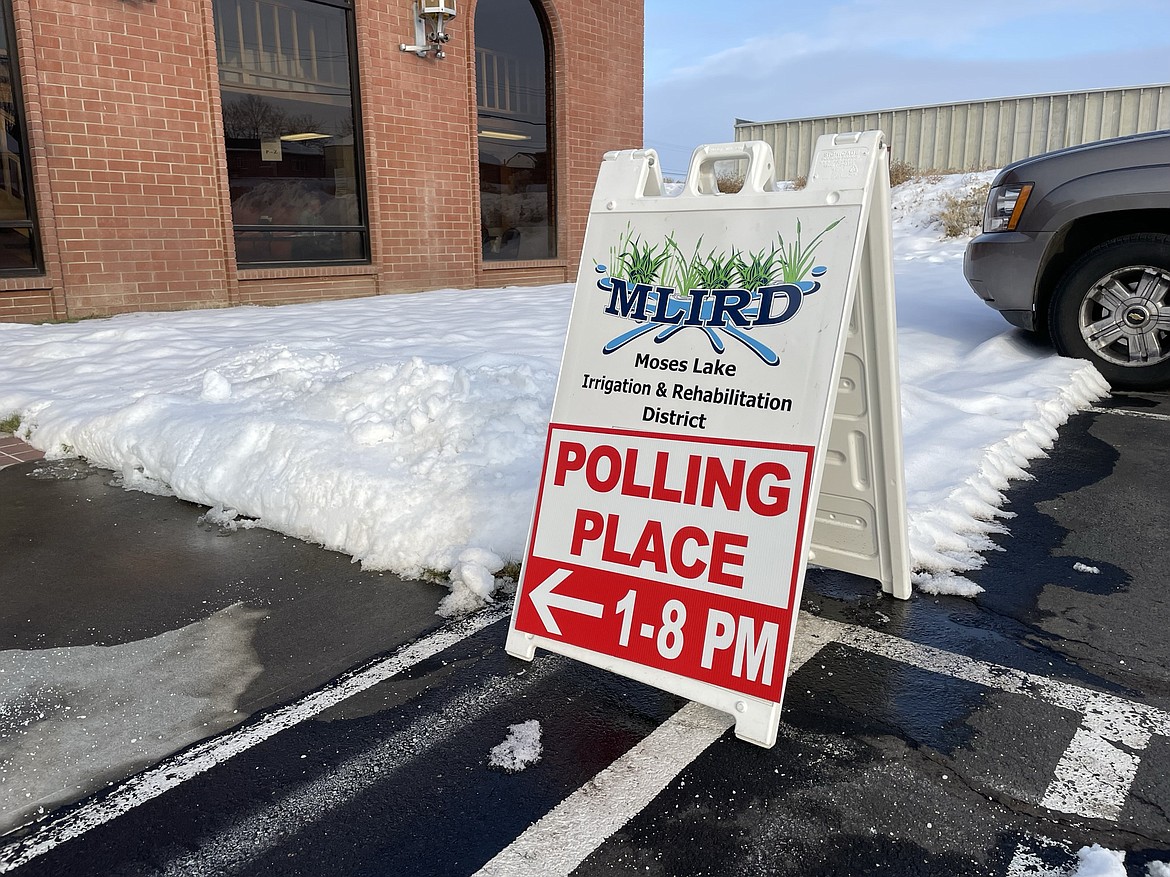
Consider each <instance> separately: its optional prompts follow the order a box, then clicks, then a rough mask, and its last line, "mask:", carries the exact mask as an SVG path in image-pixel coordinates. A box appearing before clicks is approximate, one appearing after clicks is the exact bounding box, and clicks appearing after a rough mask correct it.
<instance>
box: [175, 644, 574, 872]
mask: <svg viewBox="0 0 1170 877" xmlns="http://www.w3.org/2000/svg"><path fill="white" fill-rule="evenodd" d="M566 661H567V659H565V658H560V657H556V656H549V658H548V660H543V661H538V662H536V663H535V664H534V665H531V666H529V665H526V666H525V670H524V671H523V675H518V674H512V675H508V676H497V677H493V678H489V679H487V680H485V681H483V682H481V683H480V684H479V685H477V686H475V687H474V688H471V689H468V690H467V691H464V692H462V693H461V694H460V695H459V696H458V697H456V698H454V699H452V700H451V701H450V702H448V703H447V704H445V705H444V706H443V708H442V709H440V710H437V711H435V712H433V713H428V714H426V715H423V716H420V717H419V718H418V719H416V720H415V721H414V722H412V723H411V724H409V725H408V726H407V727H405V728H403V729H402V730H401V731H398V732H397V733H395V734H393V735H391V736H390V737H387V738H386V739H384V740H382V741H381V742H379V743H378V745H377V746H374V747H373V748H371V749H366V750H363V751H361V752H359V753H357V754H356V755H354V756H352V757H350V758H347V759H346V760H345V761H343V762H341V763H340V764H338V765H336V766H335V767H331V768H330V769H329V770H328V771H326V772H325V773H324V774H323V775H321V776H320V777H317V778H316V779H314V780H312V781H311V782H308V783H304V784H303V785H296V786H293V787H292V788H290V789H288V790H287V791H286V792H285V793H284V794H282V795H281V796H280V797H278V798H277V799H276V800H275V801H267V802H265V803H264V804H261V805H257V806H256V807H254V808H253V810H252V812H250V813H248V814H247V815H245V816H242V818H240V819H238V820H237V821H235V822H233V823H232V824H231V825H230V826H228V827H227V828H225V829H223V830H222V831H220V832H219V833H217V834H216V835H215V836H214V837H212V838H210V839H209V840H207V841H206V842H204V843H202V844H201V845H200V846H199V848H198V849H197V850H194V851H192V852H190V853H185V854H183V855H181V856H178V857H176V858H174V859H172V860H171V861H169V862H167V864H166V866H165V867H163V868H162V869H161V871H160V873H159V877H197V875H202V874H208V875H210V874H214V875H216V877H224V875H228V874H234V873H236V872H238V871H240V870H242V869H248V868H250V867H251V868H252V869H254V867H255V866H254V865H252V863H253V862H255V861H257V860H258V859H260V858H262V857H263V856H265V855H268V854H269V853H271V852H272V850H273V849H275V848H276V847H277V846H279V845H280V844H282V843H284V842H285V841H287V840H288V839H289V838H291V837H295V836H296V835H297V834H299V833H300V832H302V831H306V830H308V829H310V828H312V827H313V826H314V825H316V824H317V823H319V822H320V821H321V820H322V819H325V818H327V817H328V816H329V815H330V811H331V810H332V809H336V808H337V807H339V806H341V805H342V804H343V803H344V802H346V801H352V800H353V799H354V798H356V797H358V796H359V795H361V794H363V793H365V792H366V791H367V790H368V789H370V788H371V787H373V786H376V785H378V784H380V783H384V782H386V781H387V777H388V776H390V774H391V773H392V772H393V771H395V770H397V769H398V768H400V767H402V766H403V765H404V764H407V763H408V762H410V761H412V760H414V759H415V758H418V757H419V756H420V755H422V754H424V753H426V752H429V751H431V750H433V749H434V748H435V747H436V746H439V745H441V744H444V743H447V742H449V741H450V740H451V739H452V738H454V737H456V736H457V735H459V734H461V733H463V732H464V730H465V728H466V727H467V725H469V724H470V723H471V722H474V721H476V720H478V719H480V718H481V717H483V715H484V714H486V713H487V712H489V711H490V710H492V709H496V708H498V707H499V706H500V704H501V703H506V702H507V701H508V700H509V698H511V697H513V696H515V695H517V694H518V693H519V691H520V689H521V688H524V689H527V688H528V687H529V686H530V685H532V684H533V683H535V682H539V681H541V680H543V679H544V678H546V677H547V676H549V675H550V674H551V673H553V672H554V671H556V670H558V669H560V668H561V667H563V666H564V665H565V662H566ZM326 801H327V802H329V805H328V806H324V805H323V803H322V802H326Z"/></svg>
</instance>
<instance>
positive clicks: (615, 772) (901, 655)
mask: <svg viewBox="0 0 1170 877" xmlns="http://www.w3.org/2000/svg"><path fill="white" fill-rule="evenodd" d="M507 614H508V609H507V608H504V607H500V608H496V609H493V610H491V611H487V612H483V613H480V614H478V615H475V616H472V617H471V618H469V619H465V620H464V621H462V622H459V623H457V624H453V625H451V626H449V627H446V628H443V629H442V630H439V631H437V632H436V633H434V634H432V635H431V636H429V637H426V638H425V639H423V640H420V641H419V642H417V643H413V644H411V645H408V646H405V647H403V648H402V649H400V650H399V651H398V652H397V653H396V654H395V655H393V656H392V657H390V658H387V659H385V660H383V661H380V662H378V663H377V664H374V665H372V666H371V667H368V668H366V669H365V670H363V671H360V672H358V673H355V674H352V675H350V676H348V677H344V678H342V679H339V680H337V681H336V682H335V683H332V684H330V685H328V686H326V687H325V688H323V689H321V690H320V691H318V692H314V693H313V694H311V695H309V696H308V697H306V698H304V699H302V700H301V701H299V702H297V703H296V704H292V705H290V706H288V707H285V708H283V709H280V710H276V711H274V712H273V713H270V714H269V715H267V716H265V717H264V718H263V719H261V720H260V721H259V722H257V723H256V724H254V725H251V726H248V727H246V728H243V729H241V730H239V731H237V732H234V733H229V734H225V735H223V736H222V737H219V738H216V739H214V740H210V741H207V742H206V743H204V744H201V745H199V746H196V747H194V748H192V749H190V750H188V751H187V752H185V753H182V754H181V755H178V756H175V757H174V758H171V759H168V760H167V761H165V762H163V763H161V764H160V765H158V766H157V767H155V768H152V769H150V770H148V771H146V772H144V773H142V774H139V775H138V776H136V777H133V778H132V779H130V780H127V781H126V782H125V783H123V784H122V785H121V786H119V787H117V788H115V789H114V790H113V791H112V792H110V793H109V794H108V795H106V796H104V797H102V798H101V799H98V800H96V801H93V802H91V803H89V804H86V805H83V806H81V807H79V808H78V809H76V810H74V811H71V812H69V813H67V814H65V815H64V816H61V817H58V818H57V819H54V820H52V821H50V822H48V823H46V824H45V825H44V826H42V827H41V828H40V829H38V830H36V831H35V832H34V833H32V834H31V835H29V836H28V837H26V838H24V839H22V840H20V841H18V842H16V843H14V844H12V845H11V846H9V847H5V848H3V849H0V873H3V872H7V871H10V870H12V869H14V868H16V867H18V866H20V865H22V864H24V863H26V862H28V861H30V860H32V859H34V858H36V857H37V856H39V855H42V854H43V853H46V852H48V851H49V850H51V849H53V848H54V847H56V846H58V845H60V844H62V843H64V842H66V841H68V840H70V839H71V838H74V837H77V836H78V835H80V834H83V833H84V832H86V831H88V830H89V829H91V828H94V827H96V826H98V825H101V824H103V823H105V822H109V821H110V820H112V819H114V818H116V817H117V816H120V815H122V814H123V813H126V812H128V811H129V810H131V809H133V808H134V807H136V806H138V805H139V804H142V803H145V802H146V801H149V800H151V799H152V798H155V797H157V796H159V795H161V794H162V793H163V792H165V791H167V790H168V789H171V788H174V787H175V786H177V785H179V784H181V783H182V782H185V781H186V780H188V779H191V778H192V777H194V776H197V775H199V774H201V773H203V772H204V771H206V770H209V769H210V768H211V767H213V766H214V765H216V764H218V763H220V762H222V761H225V760H227V759H228V758H231V757H232V756H233V755H236V754H238V753H240V752H243V751H245V750H247V749H249V748H251V747H252V746H255V745H256V744H258V743H260V742H262V741H264V740H266V739H268V738H269V737H271V736H273V735H274V734H276V733H278V732H279V731H281V730H283V729H285V728H288V727H292V726H293V725H295V724H298V723H299V722H302V721H305V720H306V719H309V718H312V717H313V716H316V715H318V714H319V713H321V712H322V711H323V710H325V709H328V708H329V707H331V706H334V705H336V704H337V703H340V702H341V701H343V700H345V699H346V698H347V697H350V696H351V695H353V694H357V693H359V692H360V691H364V690H366V689H368V688H370V687H371V686H373V685H375V684H377V683H378V682H381V681H383V680H385V679H388V678H390V677H391V676H394V675H396V674H397V673H400V672H402V671H403V670H405V669H408V668H409V667H411V666H413V665H414V664H417V663H418V662H419V661H422V660H424V659H426V658H428V657H431V656H433V655H435V654H437V653H439V652H440V651H442V650H443V649H446V648H448V647H450V646H452V645H455V644H456V643H458V642H459V641H460V640H462V639H465V638H466V637H468V636H470V635H471V634H473V633H475V632H477V631H479V630H481V629H483V628H484V627H486V626H487V625H489V624H492V623H493V622H495V621H498V620H500V619H502V618H504V617H505V616H506V615H507ZM831 642H836V643H839V644H842V645H846V646H849V647H852V648H855V649H857V650H859V651H863V652H867V653H869V654H873V655H878V656H881V657H884V658H888V659H890V660H893V661H898V662H900V663H904V664H908V665H911V666H914V667H919V668H921V669H923V670H928V671H931V672H935V673H940V674H943V675H946V676H949V677H951V678H954V679H961V680H964V681H967V682H972V683H975V684H978V685H982V686H985V687H987V688H993V689H997V690H999V691H1005V692H1009V693H1012V694H1020V695H1024V696H1025V697H1030V698H1033V699H1036V700H1040V701H1043V702H1045V703H1049V704H1052V705H1053V706H1056V707H1059V708H1062V709H1067V710H1072V711H1074V712H1078V713H1080V714H1081V715H1082V717H1083V718H1082V724H1081V727H1080V729H1079V730H1078V731H1077V733H1076V734H1075V735H1074V737H1073V739H1072V741H1071V742H1070V744H1069V746H1068V748H1067V750H1066V752H1065V754H1064V756H1063V757H1062V758H1061V760H1060V762H1059V763H1058V765H1057V768H1056V771H1055V777H1054V779H1053V780H1052V782H1051V784H1050V785H1049V787H1048V789H1047V791H1046V793H1045V795H1044V796H1043V798H1042V800H1041V801H1037V802H1033V803H1038V804H1041V805H1042V806H1044V807H1047V808H1049V809H1053V810H1058V811H1060V812H1064V813H1075V814H1078V815H1082V816H1090V817H1100V818H1110V819H1115V818H1117V816H1118V814H1119V813H1120V810H1121V807H1122V805H1123V804H1124V801H1125V799H1126V796H1127V795H1128V793H1129V789H1130V786H1131V785H1132V782H1133V779H1134V776H1135V775H1136V773H1137V769H1138V766H1139V759H1140V753H1141V752H1142V751H1143V750H1144V749H1145V748H1146V747H1147V745H1148V744H1149V741H1150V739H1151V737H1152V736H1153V735H1155V734H1157V735H1164V736H1170V713H1166V712H1164V711H1162V710H1158V709H1154V708H1152V707H1149V706H1146V705H1144V704H1140V703H1135V702H1131V701H1127V700H1125V699H1123V698H1120V697H1117V696H1115V695H1111V694H1106V693H1102V692H1097V691H1093V690H1091V689H1088V688H1083V687H1081V686H1079V685H1074V684H1071V683H1068V682H1062V681H1060V680H1056V679H1050V678H1048V677H1044V676H1038V675H1035V674H1032V673H1026V672H1024V671H1021V670H1016V669H1014V668H1011V667H1005V666H1001V665H997V664H991V663H987V662H984V661H978V660H975V659H973V658H969V657H967V656H964V655H959V654H955V653H953V652H946V651H943V650H941V649H936V648H932V647H930V646H924V645H920V644H917V643H913V642H910V641H908V640H904V639H900V638H898V637H895V636H890V635H888V634H883V633H881V632H879V631H875V630H872V629H870V628H865V627H857V626H854V625H849V624H843V623H840V622H836V621H830V620H827V619H823V618H818V617H816V616H814V615H805V616H803V617H801V618H800V621H799V623H798V626H797V631H796V641H795V643H794V648H793V657H792V661H791V663H790V672H794V671H795V669H796V668H798V667H799V666H801V665H803V663H804V662H805V661H807V660H808V659H809V658H810V657H811V656H812V655H814V654H816V653H817V652H818V651H819V650H820V649H821V648H823V647H824V646H825V645H826V644H828V643H831ZM732 723H733V720H732V719H731V717H730V716H725V715H723V714H720V713H717V712H715V711H713V710H710V709H707V708H705V707H700V706H698V705H695V704H689V705H687V706H685V707H683V708H682V709H681V710H679V711H678V712H677V713H675V715H674V716H672V717H671V718H670V719H668V720H667V721H666V722H664V723H663V724H662V725H661V726H660V727H659V728H657V729H656V730H655V731H653V732H652V733H651V734H650V735H648V736H647V737H646V738H645V739H643V740H642V741H641V742H640V743H639V744H638V745H636V746H635V747H634V748H633V749H631V750H630V752H628V753H627V754H626V755H624V756H622V757H621V758H619V759H617V761H615V762H614V763H613V764H611V765H610V766H609V767H607V768H605V769H604V770H602V771H601V772H600V773H599V774H598V775H597V776H596V777H594V778H593V779H592V780H590V781H589V782H588V783H586V784H585V785H584V786H582V787H581V788H580V789H578V790H577V791H576V792H574V793H573V794H572V795H570V796H569V797H568V798H566V799H565V800H564V801H562V802H561V804H559V805H558V806H557V807H555V808H554V809H553V810H552V811H550V812H549V813H548V814H547V815H546V816H545V817H544V818H542V819H541V820H539V821H538V822H536V823H534V824H533V825H532V826H530V827H529V829H528V830H527V831H525V832H524V833H523V834H522V835H521V836H520V837H519V838H517V839H516V840H515V841H514V842H513V843H512V844H511V845H509V846H508V847H507V848H506V849H504V850H503V851H502V852H501V853H500V854H499V855H498V856H496V858H495V859H493V860H492V861H491V862H489V863H488V864H487V865H485V866H484V869H483V870H482V871H481V872H480V873H481V874H484V875H495V874H508V875H512V874H525V873H531V874H541V875H549V877H552V875H556V874H568V873H569V872H570V871H572V870H573V869H574V868H576V867H577V865H579V864H580V863H581V862H582V861H584V859H585V858H586V857H587V856H588V855H589V854H590V853H591V852H592V851H593V850H595V849H596V848H597V847H598V846H600V845H601V844H602V843H603V842H604V841H605V839H606V838H608V837H609V836H611V835H612V834H613V833H614V832H615V831H617V830H618V829H619V828H621V827H622V826H623V825H625V823H626V822H628V821H629V820H630V819H632V818H633V817H634V816H635V815H636V814H637V813H639V812H640V811H641V810H642V809H643V808H644V807H645V806H646V805H647V804H648V803H649V802H650V801H651V800H653V798H654V797H655V796H656V795H658V794H659V793H660V792H661V791H662V790H663V789H664V788H666V786H667V785H669V784H670V782H672V781H673V779H674V778H675V777H676V776H678V774H679V773H680V772H681V771H682V770H683V769H684V768H685V767H686V766H687V765H688V764H690V763H691V762H692V761H693V760H694V759H695V758H697V757H698V756H699V755H700V754H701V753H702V752H703V751H704V750H705V749H706V748H707V747H708V746H710V745H711V744H712V743H713V742H714V741H715V740H717V739H718V738H719V737H720V736H722V734H723V733H724V732H725V731H726V730H727V729H728V728H730V727H731V725H732ZM567 825H571V826H572V831H566V830H565V826H567ZM198 858H199V857H198V855H196V856H195V857H194V859H195V860H198Z"/></svg>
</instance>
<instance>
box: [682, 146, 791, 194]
mask: <svg viewBox="0 0 1170 877" xmlns="http://www.w3.org/2000/svg"><path fill="white" fill-rule="evenodd" d="M718 161H746V162H747V163H748V166H747V170H746V171H744V177H743V188H742V189H740V190H739V193H737V194H742V193H747V194H753V195H758V194H760V193H762V192H771V191H772V189H773V186H774V185H775V182H776V166H775V163H774V161H773V158H772V147H771V146H769V145H768V144H767V143H765V142H764V141H763V140H745V141H743V142H742V143H713V144H710V145H708V146H700V147H699V148H698V149H696V150H695V151H694V153H693V154H692V155H691V165H690V168H689V169H688V170H687V182H686V185H685V186H684V187H683V192H682V194H683V195H691V196H699V195H718V194H719V184H718V180H717V179H716V176H715V163H716V162H718Z"/></svg>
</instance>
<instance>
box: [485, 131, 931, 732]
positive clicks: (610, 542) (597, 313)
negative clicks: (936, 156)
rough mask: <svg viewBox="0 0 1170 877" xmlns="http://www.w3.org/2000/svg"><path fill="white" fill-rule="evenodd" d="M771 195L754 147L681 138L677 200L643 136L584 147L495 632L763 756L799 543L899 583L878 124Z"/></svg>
mask: <svg viewBox="0 0 1170 877" xmlns="http://www.w3.org/2000/svg"><path fill="white" fill-rule="evenodd" d="M728 160H738V161H740V162H746V165H747V167H746V174H745V182H744V185H743V188H742V189H741V190H740V191H739V192H738V193H735V194H731V195H719V194H717V186H716V179H715V172H716V163H717V162H720V161H728ZM774 188H775V187H774V184H773V161H772V153H771V150H770V148H769V147H768V145H767V144H765V143H762V142H755V141H752V142H746V143H733V144H721V145H712V146H703V147H700V148H699V149H697V150H696V151H695V153H694V155H693V156H692V159H691V165H690V169H689V172H688V174H687V179H686V183H685V185H684V188H683V191H682V192H681V193H680V194H678V195H676V196H666V195H664V194H663V185H662V177H661V171H660V169H659V166H658V161H657V156H656V155H655V153H654V152H653V151H652V150H634V151H626V152H617V153H609V154H607V155H606V157H605V160H604V161H603V162H602V166H601V170H600V172H599V175H598V181H597V187H596V189H595V191H594V195H593V201H592V204H591V208H590V216H589V224H588V227H587V229H586V234H585V244H584V252H583V257H582V264H581V269H580V272H579V274H578V279H577V286H576V291H575V295H574V299H573V309H572V314H571V316H570V320H569V329H568V334H567V338H566V344H565V352H564V357H563V360H562V363H561V373H560V379H559V381H558V385H557V393H556V398H555V401H554V404H553V413H552V418H551V422H550V424H549V431H548V439H547V442H546V447H545V457H544V466H543V471H542V475H541V480H540V485H539V488H538V492H537V499H536V508H535V511H534V514H533V522H532V528H531V531H530V533H529V539H528V547H527V551H526V555H525V558H524V565H523V573H522V576H521V580H520V584H519V586H518V588H517V592H516V598H515V604H514V606H513V612H512V620H511V625H510V627H509V630H508V639H507V646H506V647H507V650H508V652H509V653H510V654H512V655H515V656H517V657H520V658H524V659H526V660H531V659H532V657H533V655H534V653H535V650H536V649H537V648H543V649H547V650H549V651H553V652H557V653H559V654H563V655H567V656H569V657H572V658H575V659H578V660H581V661H584V662H587V663H590V664H593V665H595V666H599V667H602V668H605V669H607V670H611V671H613V672H615V673H620V674H622V675H625V676H628V677H630V678H633V679H637V680H640V681H642V682H646V683H648V684H651V685H654V686H657V687H659V688H662V689H664V690H667V691H671V692H674V693H676V694H679V695H682V696H683V697H687V698H690V699H691V700H695V701H698V702H700V703H704V704H707V705H709V706H712V707H714V708H716V709H719V710H722V711H725V712H728V713H730V714H731V715H733V716H734V717H735V720H736V726H735V729H736V734H737V735H738V736H739V737H741V738H743V739H745V740H749V741H751V742H753V743H757V744H759V745H762V746H771V745H773V744H774V743H775V740H776V730H777V724H778V722H779V715H780V704H781V700H782V697H783V691H784V679H785V673H786V668H787V663H788V656H789V653H790V651H791V644H792V637H793V635H794V632H795V625H796V612H797V608H798V606H799V602H800V595H801V589H802V587H803V584H804V577H805V571H806V568H807V563H808V559H809V555H810V552H812V553H813V554H814V555H815V558H816V562H817V563H820V564H822V565H825V566H831V567H839V568H842V569H846V570H849V571H852V572H858V573H861V574H863V575H868V576H871V577H873V578H877V579H879V580H880V581H881V582H882V586H883V589H885V590H887V591H890V592H892V593H894V594H895V595H897V596H903V597H905V596H908V595H909V560H908V551H907V538H906V520H905V498H904V488H903V475H902V464H901V421H900V414H899V407H898V406H899V401H898V381H897V361H896V341H895V337H894V303H893V271H892V261H891V247H890V224H889V178H888V169H887V155H886V150H885V147H884V145H883V140H882V135H881V134H880V132H867V133H864V134H850V135H832V136H826V137H822V138H820V140H819V141H818V144H817V149H816V152H815V154H814V156H813V161H812V168H811V171H810V174H809V182H808V185H807V186H806V187H805V188H804V189H803V190H800V191H782V192H777V191H774ZM818 505H819V506H821V507H822V508H821V511H820V513H818Z"/></svg>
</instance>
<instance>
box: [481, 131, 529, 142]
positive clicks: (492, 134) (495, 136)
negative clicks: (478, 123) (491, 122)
mask: <svg viewBox="0 0 1170 877" xmlns="http://www.w3.org/2000/svg"><path fill="white" fill-rule="evenodd" d="M479 136H480V137H487V138H488V139H489V140H531V139H532V138H531V137H529V136H528V135H527V134H512V133H509V132H508V131H480V132H479Z"/></svg>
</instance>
